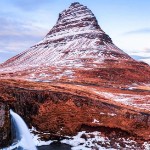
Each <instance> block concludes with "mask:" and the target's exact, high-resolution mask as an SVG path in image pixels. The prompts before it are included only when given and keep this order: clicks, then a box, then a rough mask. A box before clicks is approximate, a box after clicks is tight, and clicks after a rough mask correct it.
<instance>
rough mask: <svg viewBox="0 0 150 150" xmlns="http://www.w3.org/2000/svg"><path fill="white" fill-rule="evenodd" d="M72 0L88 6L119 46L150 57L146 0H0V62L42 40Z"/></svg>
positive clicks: (149, 14) (148, 1)
mask: <svg viewBox="0 0 150 150" xmlns="http://www.w3.org/2000/svg"><path fill="white" fill-rule="evenodd" d="M72 2H80V3H81V4H83V5H86V6H87V7H88V8H89V9H91V10H92V12H93V13H94V14H95V16H96V18H97V20H98V22H99V25H100V27H101V28H102V29H103V30H104V31H105V32H106V33H107V34H108V35H109V36H110V37H111V38H112V40H113V42H114V44H116V45H117V46H118V47H119V48H121V49H122V50H124V51H125V52H126V53H128V54H129V55H132V56H133V57H135V58H138V59H141V60H144V59H145V60H147V61H149V60H150V9H149V6H150V0H143V1H141V0H78V1H76V0H0V63H2V62H4V61H6V60H7V59H9V58H10V57H12V56H14V55H16V54H18V53H21V52H22V51H24V50H26V49H28V48H29V47H31V46H33V45H34V44H36V43H37V42H39V41H40V40H42V38H44V36H45V35H46V34H47V33H48V32H49V30H50V29H51V28H52V27H53V26H54V25H55V23H56V21H57V19H58V15H59V13H60V12H62V11H63V10H64V9H67V8H68V7H69V6H70V4H71V3H72Z"/></svg>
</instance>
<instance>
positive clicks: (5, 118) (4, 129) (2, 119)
mask: <svg viewBox="0 0 150 150" xmlns="http://www.w3.org/2000/svg"><path fill="white" fill-rule="evenodd" d="M10 143H11V126H10V116H9V106H8V104H7V103H4V102H2V99H1V97H0V147H7V146H8V145H9V144H10Z"/></svg>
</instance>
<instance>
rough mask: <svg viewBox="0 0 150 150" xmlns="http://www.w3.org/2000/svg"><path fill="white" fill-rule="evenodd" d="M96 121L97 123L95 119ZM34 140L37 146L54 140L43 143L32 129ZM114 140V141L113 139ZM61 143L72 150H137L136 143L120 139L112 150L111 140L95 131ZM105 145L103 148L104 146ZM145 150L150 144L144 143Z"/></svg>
mask: <svg viewBox="0 0 150 150" xmlns="http://www.w3.org/2000/svg"><path fill="white" fill-rule="evenodd" d="M94 121H97V120H96V119H94ZM30 132H31V135H32V139H33V141H34V143H35V145H36V146H42V145H50V144H51V143H52V142H54V141H52V140H49V141H42V140H40V139H39V136H38V134H37V135H34V134H33V132H36V133H38V131H37V130H36V129H35V128H34V127H32V129H30ZM43 134H48V133H43ZM113 140H114V139H113ZM119 141H121V142H123V143H124V145H125V147H126V148H123V147H122V146H121V145H122V144H120V143H119ZM60 142H61V143H64V144H68V145H71V146H72V148H71V149H72V150H91V149H93V150H94V149H95V150H96V149H99V150H117V149H124V150H127V149H136V148H137V147H136V144H137V143H136V142H135V141H133V140H131V139H125V138H118V140H116V141H114V143H113V145H115V147H117V148H111V147H112V142H111V139H109V138H107V137H104V136H103V135H102V134H101V132H98V131H94V132H86V131H81V132H78V134H77V135H75V136H72V137H71V136H67V137H66V139H63V140H61V141H60ZM102 145H103V146H102ZM143 148H144V150H150V143H148V142H144V144H143Z"/></svg>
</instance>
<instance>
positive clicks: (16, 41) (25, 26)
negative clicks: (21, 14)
mask: <svg viewBox="0 0 150 150" xmlns="http://www.w3.org/2000/svg"><path fill="white" fill-rule="evenodd" d="M0 20H1V24H0V29H1V30H0V47H1V49H2V50H1V51H22V50H25V49H26V48H28V47H30V46H32V45H33V44H35V43H36V42H39V41H40V40H41V39H42V38H43V37H44V36H45V34H46V33H47V32H48V31H47V30H46V29H45V28H43V27H41V26H40V25H39V24H38V23H37V22H29V21H26V22H23V21H21V20H17V19H16V20H15V19H11V18H9V17H7V18H4V17H0Z"/></svg>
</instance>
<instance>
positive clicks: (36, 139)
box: [30, 127, 54, 146]
mask: <svg viewBox="0 0 150 150" xmlns="http://www.w3.org/2000/svg"><path fill="white" fill-rule="evenodd" d="M33 132H36V133H38V131H37V130H36V129H35V128H34V127H32V128H31V129H30V133H31V136H32V139H33V142H34V144H35V145H36V146H42V145H50V144H51V143H52V142H54V141H52V140H49V141H42V140H40V137H39V135H38V134H36V135H35V134H33Z"/></svg>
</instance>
